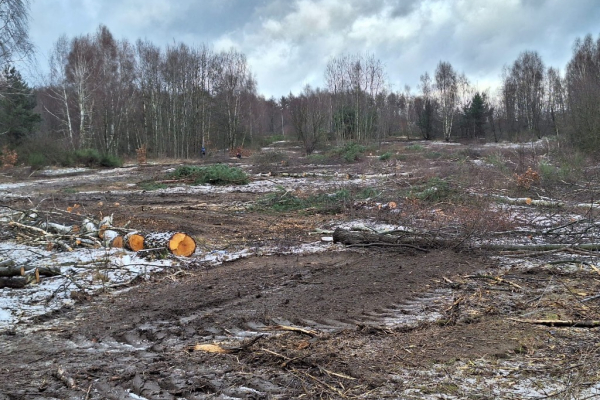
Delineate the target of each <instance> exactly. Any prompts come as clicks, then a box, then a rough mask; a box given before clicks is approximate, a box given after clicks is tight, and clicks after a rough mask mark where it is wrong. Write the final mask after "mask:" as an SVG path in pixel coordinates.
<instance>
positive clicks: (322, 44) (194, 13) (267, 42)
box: [30, 0, 600, 98]
mask: <svg viewBox="0 0 600 400" xmlns="http://www.w3.org/2000/svg"><path fill="white" fill-rule="evenodd" d="M30 17H31V20H30V38H31V40H32V41H33V43H34V44H35V45H36V46H37V50H38V56H37V58H38V63H39V64H40V69H41V70H42V71H43V70H44V69H45V68H47V67H46V64H47V59H48V53H49V51H50V50H51V48H52V45H53V43H54V42H56V40H57V39H58V37H59V36H60V35H62V34H66V35H67V37H69V38H72V37H74V36H78V35H85V34H88V33H94V32H95V31H96V29H97V28H98V25H100V24H104V25H106V26H107V27H108V29H109V30H110V31H111V32H112V34H113V35H114V36H115V38H116V39H128V40H130V41H131V42H135V41H136V40H137V39H139V38H141V39H148V40H149V41H151V42H153V43H155V44H157V45H160V46H163V48H164V47H165V46H167V45H168V44H172V43H179V42H184V43H186V44H188V45H190V46H193V45H201V44H208V45H211V46H212V47H213V48H214V49H215V50H217V51H219V50H229V49H230V48H231V47H234V48H236V49H237V50H239V51H241V52H243V53H244V54H246V56H247V58H248V63H249V65H250V68H251V70H252V72H253V73H254V75H255V77H256V80H257V82H258V91H259V93H261V94H263V95H265V96H266V97H271V96H274V97H276V98H278V97H280V96H282V95H287V94H288V93H289V92H290V91H291V92H294V93H297V92H299V91H300V90H301V89H302V88H303V86H304V85H306V84H310V85H311V86H313V87H322V88H324V87H325V82H324V72H325V67H326V65H327V62H328V61H329V60H330V59H331V58H332V57H337V56H341V55H344V54H369V55H370V54H372V55H374V56H375V58H376V59H379V60H381V61H382V63H383V64H384V66H385V71H386V74H387V78H388V82H389V84H390V86H391V88H392V90H402V89H403V88H404V85H410V86H411V87H412V89H413V92H415V91H417V85H418V82H419V76H420V75H421V74H423V73H424V72H426V71H427V72H429V73H430V74H432V73H433V71H434V70H435V67H436V65H437V64H438V62H439V61H440V60H443V61H448V62H450V63H451V64H452V66H453V67H454V69H455V70H457V71H458V72H464V73H465V74H466V75H467V77H468V78H469V80H470V81H471V83H472V84H475V85H477V86H478V87H479V89H481V90H485V89H487V88H490V87H491V88H492V89H493V87H494V85H495V84H496V83H497V81H498V80H499V78H500V74H501V71H502V67H503V66H504V65H509V64H512V63H513V62H514V60H515V59H516V58H517V57H518V55H519V53H521V52H522V51H525V50H535V51H537V52H538V53H539V54H540V55H541V57H542V60H543V61H544V63H545V64H546V66H554V67H558V68H560V69H561V70H563V69H564V67H565V65H566V63H567V62H568V60H569V59H570V57H571V54H572V46H573V42H574V40H575V39H576V38H577V37H583V36H585V35H586V34H588V33H589V34H592V35H593V36H594V38H598V35H599V34H600V1H599V0H456V1H454V0H32V4H31V14H30Z"/></svg>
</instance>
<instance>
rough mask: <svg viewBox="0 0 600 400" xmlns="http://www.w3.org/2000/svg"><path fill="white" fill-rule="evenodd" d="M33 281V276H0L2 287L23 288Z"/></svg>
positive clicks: (0, 286) (0, 285)
mask: <svg viewBox="0 0 600 400" xmlns="http://www.w3.org/2000/svg"><path fill="white" fill-rule="evenodd" d="M30 282H31V277H29V276H25V277H18V278H11V277H8V278H7V277H0V289H2V288H11V289H21V288H24V287H25V286H27V284H28V283H30Z"/></svg>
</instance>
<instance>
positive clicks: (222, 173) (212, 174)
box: [169, 164, 250, 185]
mask: <svg viewBox="0 0 600 400" xmlns="http://www.w3.org/2000/svg"><path fill="white" fill-rule="evenodd" d="M169 176H170V177H171V178H176V179H191V180H193V182H194V184H196V185H200V184H204V183H210V184H213V185H227V184H234V185H245V184H247V183H248V182H249V181H250V179H248V176H247V175H246V173H245V172H244V171H242V170H241V169H239V168H237V167H230V166H228V165H224V164H215V165H210V166H207V167H197V166H190V165H184V166H181V167H179V168H177V169H176V170H175V171H174V172H173V173H171V174H169Z"/></svg>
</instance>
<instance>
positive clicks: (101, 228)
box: [0, 211, 196, 288]
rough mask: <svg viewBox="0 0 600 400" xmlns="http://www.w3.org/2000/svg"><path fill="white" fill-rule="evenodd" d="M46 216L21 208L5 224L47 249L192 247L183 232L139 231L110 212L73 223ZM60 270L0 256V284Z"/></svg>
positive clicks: (179, 252) (186, 250) (178, 250)
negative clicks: (116, 221) (115, 222)
mask: <svg viewBox="0 0 600 400" xmlns="http://www.w3.org/2000/svg"><path fill="white" fill-rule="evenodd" d="M24 216H26V217H27V218H25V217H24ZM17 217H18V216H17ZM47 217H48V216H46V217H43V216H41V215H40V214H38V213H32V212H29V211H27V212H22V215H21V217H18V218H15V219H16V221H15V220H13V221H9V222H8V224H7V225H8V227H10V228H11V229H12V230H13V231H14V232H15V233H16V237H17V240H20V241H23V242H25V243H27V244H28V245H30V246H35V245H37V246H43V247H45V248H46V250H48V251H49V250H52V249H56V250H62V251H68V252H70V251H74V250H75V249H76V248H81V247H87V248H100V247H107V248H125V249H128V250H131V251H135V252H139V251H148V253H146V254H152V253H153V252H154V251H159V252H164V251H167V252H169V253H170V254H173V255H174V256H181V257H189V256H192V255H193V254H194V252H195V251H196V241H195V240H194V239H193V238H192V237H191V236H189V235H188V234H186V233H183V232H159V233H142V232H138V231H135V230H132V229H127V228H125V227H115V226H113V224H112V223H113V221H112V216H109V217H104V218H102V219H101V220H94V219H92V218H86V219H83V221H82V222H81V224H73V225H68V224H62V223H56V222H50V221H48V218H47ZM18 221H21V222H18ZM125 226H127V224H126V225H125ZM60 274H61V271H60V268H59V267H30V266H21V265H17V264H16V263H15V262H14V261H13V260H10V259H9V260H0V288H2V287H14V288H20V287H24V286H26V285H28V284H29V283H32V282H36V283H37V282H39V281H40V278H39V277H40V276H54V275H60Z"/></svg>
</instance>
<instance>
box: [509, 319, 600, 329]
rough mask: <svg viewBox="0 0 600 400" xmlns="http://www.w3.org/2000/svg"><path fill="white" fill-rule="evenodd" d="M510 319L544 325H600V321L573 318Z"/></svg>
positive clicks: (590, 326)
mask: <svg viewBox="0 0 600 400" xmlns="http://www.w3.org/2000/svg"><path fill="white" fill-rule="evenodd" d="M509 320H511V321H515V322H522V323H526V324H536V325H545V326H565V327H573V328H597V327H600V321H586V320H582V321H575V320H560V319H518V318H509Z"/></svg>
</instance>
